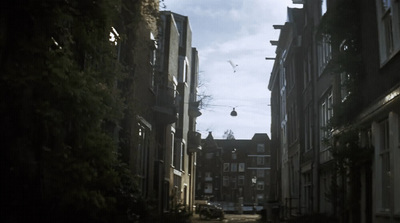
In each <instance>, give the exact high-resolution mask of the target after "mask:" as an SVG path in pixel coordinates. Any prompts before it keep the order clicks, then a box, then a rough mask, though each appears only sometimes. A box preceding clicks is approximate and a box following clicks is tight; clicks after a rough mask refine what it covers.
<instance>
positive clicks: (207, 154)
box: [206, 153, 214, 160]
mask: <svg viewBox="0 0 400 223" xmlns="http://www.w3.org/2000/svg"><path fill="white" fill-rule="evenodd" d="M213 156H214V153H206V159H208V160H210V159H212V158H213Z"/></svg>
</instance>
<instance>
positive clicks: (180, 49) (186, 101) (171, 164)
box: [159, 11, 201, 211]
mask: <svg viewBox="0 0 400 223" xmlns="http://www.w3.org/2000/svg"><path fill="white" fill-rule="evenodd" d="M161 24H162V25H161V28H160V40H161V41H160V46H159V48H160V63H159V64H160V66H159V68H160V74H161V75H160V77H159V79H160V80H159V81H161V83H162V84H160V85H159V89H160V93H159V95H160V96H161V97H165V96H167V95H168V96H167V97H169V99H170V100H171V102H172V103H170V104H169V106H171V105H173V107H168V109H167V110H168V111H167V116H168V117H170V118H169V119H168V120H169V121H168V122H165V123H164V125H162V126H161V129H160V135H159V137H160V139H161V142H163V144H161V145H163V146H164V148H162V149H161V150H162V151H164V154H163V155H162V156H161V157H162V160H163V167H164V169H163V178H162V181H160V182H163V183H162V185H164V187H163V196H164V201H165V202H166V201H169V202H166V203H165V204H164V205H163V211H168V210H170V209H171V208H176V207H177V205H183V206H185V207H187V209H188V210H189V211H193V205H194V182H195V170H196V153H197V152H199V151H201V145H200V143H201V135H200V133H198V132H197V131H196V118H197V117H198V116H200V115H201V112H200V111H199V102H198V101H197V85H198V74H199V58H198V52H197V50H196V48H193V47H192V32H191V28H190V23H189V19H188V17H187V16H183V15H179V14H176V13H173V12H170V11H163V12H161ZM161 101H162V100H161ZM163 108H165V107H163ZM161 110H162V109H161ZM163 115H165V114H164V113H163ZM171 115H172V116H174V117H172V116H171ZM160 185H161V184H160ZM170 199H171V200H170Z"/></svg>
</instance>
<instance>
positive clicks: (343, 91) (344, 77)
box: [340, 73, 350, 102]
mask: <svg viewBox="0 0 400 223" xmlns="http://www.w3.org/2000/svg"><path fill="white" fill-rule="evenodd" d="M349 81H350V75H349V74H346V73H341V74H340V96H341V98H342V102H344V101H345V100H346V99H347V97H348V96H349V95H350V91H349V88H348V87H347V86H348V84H349Z"/></svg>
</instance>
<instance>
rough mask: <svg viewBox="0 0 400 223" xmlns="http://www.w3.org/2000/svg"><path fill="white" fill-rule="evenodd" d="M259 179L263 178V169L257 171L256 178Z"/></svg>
mask: <svg viewBox="0 0 400 223" xmlns="http://www.w3.org/2000/svg"><path fill="white" fill-rule="evenodd" d="M259 177H264V170H263V169H258V170H257V178H259Z"/></svg>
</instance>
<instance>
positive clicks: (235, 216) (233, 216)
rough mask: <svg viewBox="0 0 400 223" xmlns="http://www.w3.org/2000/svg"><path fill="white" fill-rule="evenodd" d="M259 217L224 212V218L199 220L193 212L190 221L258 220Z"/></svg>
mask: <svg viewBox="0 0 400 223" xmlns="http://www.w3.org/2000/svg"><path fill="white" fill-rule="evenodd" d="M259 219H260V215H257V214H254V215H253V214H242V215H239V214H225V219H224V220H222V221H220V220H218V219H212V220H201V219H200V217H199V215H198V214H194V215H193V217H192V222H193V223H199V222H237V223H239V222H259V221H258V220H259Z"/></svg>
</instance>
